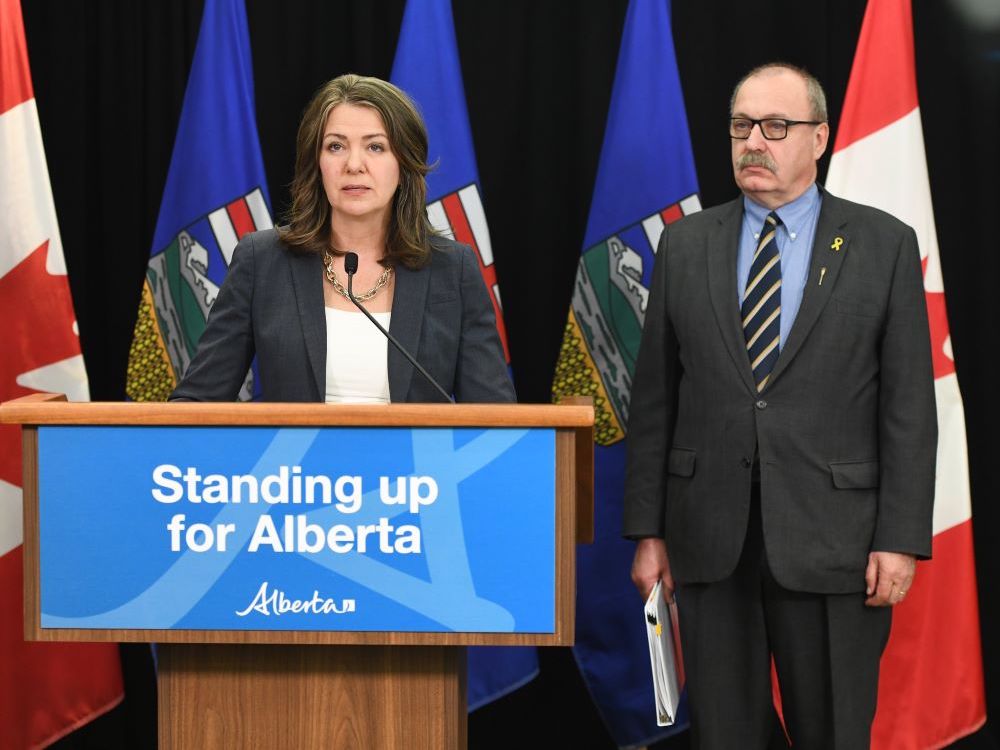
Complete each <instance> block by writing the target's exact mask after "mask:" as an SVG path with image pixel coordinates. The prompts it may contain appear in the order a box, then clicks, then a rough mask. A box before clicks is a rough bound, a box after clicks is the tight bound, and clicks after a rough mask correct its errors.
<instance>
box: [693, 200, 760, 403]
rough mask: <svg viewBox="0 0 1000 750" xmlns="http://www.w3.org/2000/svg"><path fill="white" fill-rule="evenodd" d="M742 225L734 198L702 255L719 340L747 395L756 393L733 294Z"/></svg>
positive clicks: (739, 207) (740, 202)
mask: <svg viewBox="0 0 1000 750" xmlns="http://www.w3.org/2000/svg"><path fill="white" fill-rule="evenodd" d="M742 221H743V199H742V198H737V199H736V200H734V201H732V202H731V203H729V204H728V205H727V206H726V211H725V213H724V214H723V215H722V216H721V217H720V218H719V223H718V225H716V226H715V227H714V228H713V230H712V231H711V232H709V236H708V241H707V246H706V253H705V255H706V259H707V262H708V288H709V293H710V294H711V297H712V306H713V307H714V308H715V318H716V321H717V322H718V324H719V329H720V330H721V331H722V340H723V341H724V342H725V344H726V348H727V349H729V354H730V356H732V358H733V363H734V364H735V365H736V369H737V370H738V371H739V373H740V377H742V378H743V382H744V383H745V384H746V386H747V388H749V389H750V391H751V392H753V393H756V392H757V388H756V386H755V385H754V382H753V371H752V370H751V369H750V357H749V356H747V348H746V340H745V339H744V337H743V326H742V322H741V321H740V306H739V292H738V291H737V290H736V256H737V253H738V250H739V244H740V228H741V224H742Z"/></svg>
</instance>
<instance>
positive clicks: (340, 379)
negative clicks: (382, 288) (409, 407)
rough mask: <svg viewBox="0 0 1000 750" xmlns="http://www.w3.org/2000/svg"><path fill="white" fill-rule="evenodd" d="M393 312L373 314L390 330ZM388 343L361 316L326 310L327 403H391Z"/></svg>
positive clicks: (347, 312) (368, 321)
mask: <svg viewBox="0 0 1000 750" xmlns="http://www.w3.org/2000/svg"><path fill="white" fill-rule="evenodd" d="M391 315H392V313H391V312H377V313H372V317H373V318H375V320H377V321H378V322H379V323H380V324H381V325H382V327H383V328H385V329H386V330H387V331H388V330H389V318H390V316H391ZM388 356H389V341H388V340H387V339H386V337H385V336H383V335H382V333H381V332H380V331H379V330H378V329H377V328H376V327H375V326H373V325H372V322H371V321H370V320H368V318H366V317H365V315H364V313H362V312H360V311H359V312H350V311H348V310H335V309H334V308H332V307H327V308H326V403H328V404H332V403H341V404H342V403H351V404H387V403H389V363H388Z"/></svg>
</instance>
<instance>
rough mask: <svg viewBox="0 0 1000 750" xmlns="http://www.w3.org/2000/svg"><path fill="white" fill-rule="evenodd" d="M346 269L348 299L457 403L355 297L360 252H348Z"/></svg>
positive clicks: (416, 366)
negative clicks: (355, 276) (355, 281)
mask: <svg viewBox="0 0 1000 750" xmlns="http://www.w3.org/2000/svg"><path fill="white" fill-rule="evenodd" d="M344 271H346V272H347V297H348V299H350V300H351V302H353V303H354V306H355V307H356V308H358V309H359V310H360V311H361V312H363V313H364V314H365V316H366V317H367V318H368V320H370V321H371V322H372V325H374V326H375V327H376V328H378V329H379V330H380V331H381V332H382V335H383V336H385V337H386V338H387V339H389V341H391V342H392V345H393V346H394V347H396V350H397V351H398V352H399V353H400V354H402V355H403V356H404V357H406V359H407V361H408V362H409V363H410V364H411V365H413V366H414V367H415V368H416V369H417V370H418V371H419V372H420V374H421V375H423V376H424V377H425V378H427V381H428V382H429V383H430V384H431V385H433V386H434V387H435V388H436V389H437V392H438V393H440V394H441V395H442V396H443V397H444V400H445V401H447V402H448V403H449V404H453V403H455V399H453V398H452V397H451V396H449V395H448V392H447V391H446V390H445V389H444V388H442V387H441V386H440V385H439V384H438V382H437V381H436V380H435V379H434V378H432V377H431V374H430V373H429V372H427V370H425V369H424V368H423V367H421V366H420V363H419V362H417V360H415V359H414V358H413V357H412V356H411V355H410V353H409V352H408V351H406V349H404V348H403V345H402V344H400V343H399V342H398V341H396V338H395V337H394V336H393V335H392V334H391V333H389V332H388V331H387V330H385V329H384V328H383V327H382V324H381V323H379V322H378V321H377V320H375V318H374V316H373V315H372V314H371V313H370V312H368V311H367V310H366V309H365V306H364V305H362V304H361V303H360V302H358V301H357V299H355V297H354V274H356V273H357V272H358V254H357V253H347V254H346V255H345V256H344Z"/></svg>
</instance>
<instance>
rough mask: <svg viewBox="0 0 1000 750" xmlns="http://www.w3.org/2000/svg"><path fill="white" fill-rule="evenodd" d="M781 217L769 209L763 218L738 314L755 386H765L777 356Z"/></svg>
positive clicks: (779, 307) (758, 388)
mask: <svg viewBox="0 0 1000 750" xmlns="http://www.w3.org/2000/svg"><path fill="white" fill-rule="evenodd" d="M780 224H781V219H779V218H778V215H777V214H776V213H774V211H772V212H771V213H769V214H768V215H767V218H766V219H764V228H763V229H761V231H760V238H759V239H758V241H757V250H756V252H754V256H753V262H752V263H751V264H750V273H749V275H748V276H747V286H746V291H744V293H743V304H742V305H741V306H740V315H741V317H742V318H743V336H744V338H745V339H746V342H747V353H748V354H749V355H750V367H751V369H753V380H754V382H755V383H756V384H757V390H758V391H762V390H764V386H766V385H767V379H768V378H769V377H770V376H771V370H772V369H774V363H775V362H776V361H777V360H778V351H779V349H778V343H779V339H780V333H781V257H780V256H779V254H778V242H777V240H776V239H775V235H776V234H777V232H778V226H779V225H780Z"/></svg>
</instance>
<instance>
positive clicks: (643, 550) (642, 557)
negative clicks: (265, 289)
mask: <svg viewBox="0 0 1000 750" xmlns="http://www.w3.org/2000/svg"><path fill="white" fill-rule="evenodd" d="M657 579H659V580H661V581H663V598H664V599H666V600H667V601H668V602H673V601H674V577H673V576H672V575H670V561H669V560H668V559H667V544H666V542H664V541H663V540H662V539H655V538H649V539H640V540H639V542H638V544H636V547H635V558H634V559H633V560H632V583H634V584H635V587H636V588H637V589H639V593H640V594H642V598H643V599H648V598H649V592H650V591H652V590H653V586H655V585H656V581H657Z"/></svg>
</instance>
